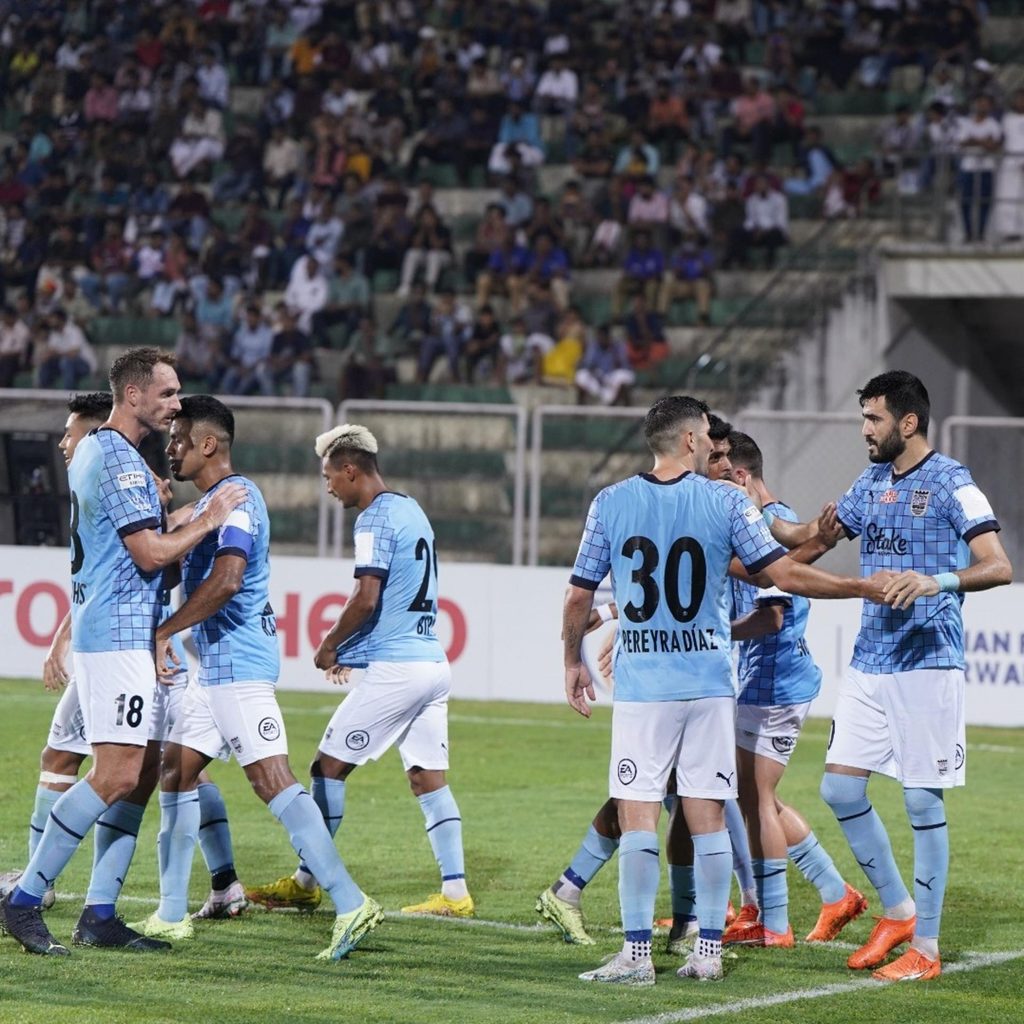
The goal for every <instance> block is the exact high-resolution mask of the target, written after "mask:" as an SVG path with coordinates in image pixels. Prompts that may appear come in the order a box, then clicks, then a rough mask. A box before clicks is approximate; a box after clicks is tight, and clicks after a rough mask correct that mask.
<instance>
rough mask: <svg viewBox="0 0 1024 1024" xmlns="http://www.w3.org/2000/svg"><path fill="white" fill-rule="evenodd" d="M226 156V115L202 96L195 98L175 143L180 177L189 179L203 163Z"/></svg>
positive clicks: (174, 156) (173, 157) (173, 159)
mask: <svg viewBox="0 0 1024 1024" xmlns="http://www.w3.org/2000/svg"><path fill="white" fill-rule="evenodd" d="M223 155H224V118H223V117H222V116H221V112H220V111H219V110H217V109H216V107H213V106H206V105H205V104H204V103H203V101H202V100H201V99H195V100H193V101H192V105H191V107H190V108H189V112H188V113H187V114H186V115H185V119H184V121H182V124H181V132H180V134H179V135H178V137H177V138H176V139H175V140H174V142H172V143H171V152H170V156H171V164H172V165H173V166H174V173H175V174H176V175H177V176H178V177H179V178H187V177H188V176H189V174H191V173H192V171H194V170H195V169H196V168H197V167H198V166H199V165H200V164H201V163H203V162H204V161H207V160H209V161H210V162H211V163H212V162H213V161H215V160H219V159H220V158H221V157H222V156H223Z"/></svg>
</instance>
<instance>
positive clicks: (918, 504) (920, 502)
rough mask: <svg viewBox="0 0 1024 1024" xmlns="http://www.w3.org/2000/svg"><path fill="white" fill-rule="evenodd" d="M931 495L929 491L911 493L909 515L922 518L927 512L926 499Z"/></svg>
mask: <svg viewBox="0 0 1024 1024" xmlns="http://www.w3.org/2000/svg"><path fill="white" fill-rule="evenodd" d="M931 495H932V492H931V491H913V492H912V493H911V495H910V514H911V515H912V516H923V515H924V514H925V512H927V511H928V499H929V498H930V497H931Z"/></svg>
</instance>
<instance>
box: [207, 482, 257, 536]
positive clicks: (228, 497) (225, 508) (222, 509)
mask: <svg viewBox="0 0 1024 1024" xmlns="http://www.w3.org/2000/svg"><path fill="white" fill-rule="evenodd" d="M248 496H249V492H248V490H247V489H246V487H245V485H244V484H227V485H226V486H224V487H218V488H217V492H216V493H215V494H214V496H213V497H212V498H211V499H210V503H209V504H208V505H207V506H206V509H205V510H204V512H203V517H204V518H205V519H206V520H207V521H208V522H209V524H210V527H211V528H214V527H217V526H223V525H224V521H225V520H226V519H227V517H228V516H229V515H231V513H232V512H233V511H234V510H235V509H236V508H238V506H239V505H241V504H243V503H244V502H245V500H246V498H248Z"/></svg>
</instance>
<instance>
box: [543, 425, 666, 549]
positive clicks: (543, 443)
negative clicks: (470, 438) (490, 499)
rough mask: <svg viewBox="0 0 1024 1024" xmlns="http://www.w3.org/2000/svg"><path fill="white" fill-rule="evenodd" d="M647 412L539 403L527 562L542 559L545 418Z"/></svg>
mask: <svg viewBox="0 0 1024 1024" xmlns="http://www.w3.org/2000/svg"><path fill="white" fill-rule="evenodd" d="M646 415H647V410H646V409H644V408H642V407H639V406H625V407H623V406H607V407H601V406H588V405H538V406H537V407H536V408H535V409H534V410H533V423H532V437H531V453H530V542H529V549H528V554H527V564H529V565H537V563H538V561H539V559H540V512H541V502H540V497H541V477H542V472H543V453H544V419H545V417H550V416H574V417H578V418H581V419H586V418H590V419H638V418H640V417H642V416H646Z"/></svg>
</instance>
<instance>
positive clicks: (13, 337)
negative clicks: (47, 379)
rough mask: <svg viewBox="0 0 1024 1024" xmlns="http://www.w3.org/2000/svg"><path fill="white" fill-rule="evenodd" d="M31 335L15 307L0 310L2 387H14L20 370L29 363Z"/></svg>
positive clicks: (0, 379) (0, 369)
mask: <svg viewBox="0 0 1024 1024" xmlns="http://www.w3.org/2000/svg"><path fill="white" fill-rule="evenodd" d="M31 337H32V335H31V333H30V331H29V329H28V325H27V324H26V323H25V321H24V320H22V319H20V318H19V316H18V314H17V312H16V311H15V309H14V308H13V307H12V306H4V308H3V311H2V312H0V388H9V387H12V386H13V384H14V378H15V377H16V376H17V374H18V371H19V370H21V369H23V368H24V367H25V366H27V365H28V352H29V341H30V339H31Z"/></svg>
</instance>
